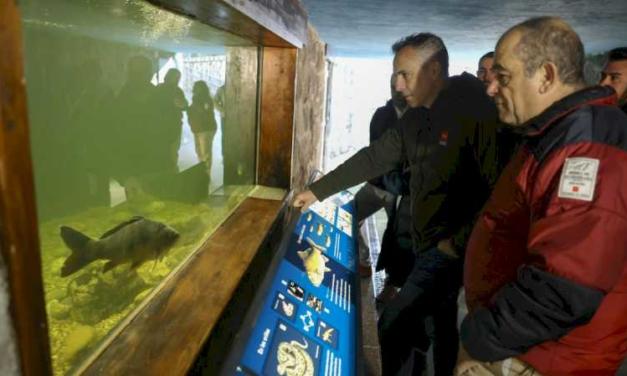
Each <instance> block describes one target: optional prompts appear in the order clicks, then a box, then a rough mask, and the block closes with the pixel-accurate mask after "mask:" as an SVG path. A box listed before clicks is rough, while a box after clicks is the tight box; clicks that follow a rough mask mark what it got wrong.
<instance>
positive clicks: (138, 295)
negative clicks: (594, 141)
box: [20, 0, 258, 374]
mask: <svg viewBox="0 0 627 376" xmlns="http://www.w3.org/2000/svg"><path fill="white" fill-rule="evenodd" d="M20 7H21V10H22V15H23V20H22V21H23V30H24V41H25V42H24V50H25V64H26V79H27V94H28V107H29V123H30V134H31V149H32V156H33V163H34V170H35V186H36V194H37V209H38V220H39V230H40V239H41V252H42V263H43V265H42V267H43V274H44V283H45V292H46V308H47V312H48V320H49V326H50V340H51V346H52V352H53V354H52V357H53V367H54V370H55V374H66V373H68V372H69V373H71V372H74V371H77V370H78V367H79V366H80V364H81V363H82V362H83V361H84V360H85V359H87V358H88V357H89V356H90V355H91V354H93V352H94V351H95V350H96V349H97V348H98V346H99V345H100V344H101V343H102V342H103V339H104V338H106V336H107V335H109V334H111V333H112V331H114V330H115V328H117V327H118V324H120V323H121V322H122V321H123V320H124V318H126V317H128V315H129V314H130V313H132V312H133V311H134V310H136V309H137V308H138V307H139V306H140V305H141V303H142V302H144V301H145V300H146V298H147V297H148V296H149V295H150V294H151V292H152V291H153V290H154V288H155V287H156V286H157V285H158V284H159V283H161V282H162V281H164V279H165V278H166V277H167V276H168V275H169V274H170V273H171V271H172V270H174V269H175V268H177V267H178V266H180V265H181V264H182V263H183V262H184V260H185V259H186V258H187V257H188V256H189V255H190V254H191V253H192V252H193V251H194V250H196V249H197V248H198V247H199V246H200V245H201V244H202V242H203V241H204V240H205V239H206V238H207V236H209V234H211V233H212V232H213V231H214V230H215V229H216V228H217V226H218V225H219V224H220V223H221V222H222V221H224V219H226V217H227V216H228V214H229V213H230V212H231V211H232V210H233V209H234V208H235V207H236V206H237V205H238V203H239V202H241V200H242V199H243V198H244V197H245V196H246V194H247V193H248V192H249V191H250V190H251V188H252V184H253V181H254V166H255V129H256V102H257V99H256V93H257V64H258V48H257V47H256V46H254V45H252V44H251V43H249V42H246V41H244V40H242V39H240V38H238V37H235V36H232V35H229V34H226V33H224V32H221V31H218V30H215V29H213V28H211V27H209V26H206V25H203V24H201V23H199V22H197V21H192V20H190V19H187V18H184V17H181V16H178V15H175V14H172V13H169V12H166V11H164V10H161V9H159V8H157V7H154V6H152V5H150V4H149V3H147V2H145V1H141V0H106V1H105V0H103V1H90V0H79V1H77V0H23V1H21V2H20Z"/></svg>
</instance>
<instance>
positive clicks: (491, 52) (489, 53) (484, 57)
mask: <svg viewBox="0 0 627 376" xmlns="http://www.w3.org/2000/svg"><path fill="white" fill-rule="evenodd" d="M487 58H491V59H494V51H490V52H486V53H485V54H483V56H481V57H480V58H479V62H481V60H483V59H487Z"/></svg>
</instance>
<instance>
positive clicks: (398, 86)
mask: <svg viewBox="0 0 627 376" xmlns="http://www.w3.org/2000/svg"><path fill="white" fill-rule="evenodd" d="M394 90H396V91H398V92H400V93H402V92H403V91H404V90H405V80H404V79H403V78H402V77H400V76H396V79H395V80H394Z"/></svg>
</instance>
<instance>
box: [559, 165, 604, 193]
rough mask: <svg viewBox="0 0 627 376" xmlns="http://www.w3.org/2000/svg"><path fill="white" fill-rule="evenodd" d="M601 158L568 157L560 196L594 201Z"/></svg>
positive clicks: (561, 181) (563, 172)
mask: <svg viewBox="0 0 627 376" xmlns="http://www.w3.org/2000/svg"><path fill="white" fill-rule="evenodd" d="M598 172H599V160H598V159H594V158H583V157H578V158H566V161H565V162H564V167H563V169H562V176H561V177H560V186H559V192H558V194H557V196H558V197H561V198H571V199H575V200H583V201H592V199H593V198H594V189H595V187H596V184H597V173H598Z"/></svg>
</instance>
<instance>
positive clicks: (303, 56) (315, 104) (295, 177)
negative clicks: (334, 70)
mask: <svg viewBox="0 0 627 376" xmlns="http://www.w3.org/2000/svg"><path fill="white" fill-rule="evenodd" d="M325 55H326V44H325V43H324V42H323V41H322V40H320V37H319V36H318V33H317V32H316V30H315V29H314V28H313V27H312V26H311V25H309V27H308V41H307V43H306V44H305V45H304V46H303V48H302V49H300V50H299V51H298V59H297V63H296V93H295V102H294V146H293V150H294V152H293V154H292V183H291V187H292V188H293V189H296V190H301V189H302V188H303V187H304V186H305V185H306V184H307V179H308V178H309V176H310V175H311V173H312V172H313V171H315V170H320V169H321V168H322V149H323V144H324V143H323V141H324V140H323V137H324V114H325V101H326V60H325V57H326V56H325Z"/></svg>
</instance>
